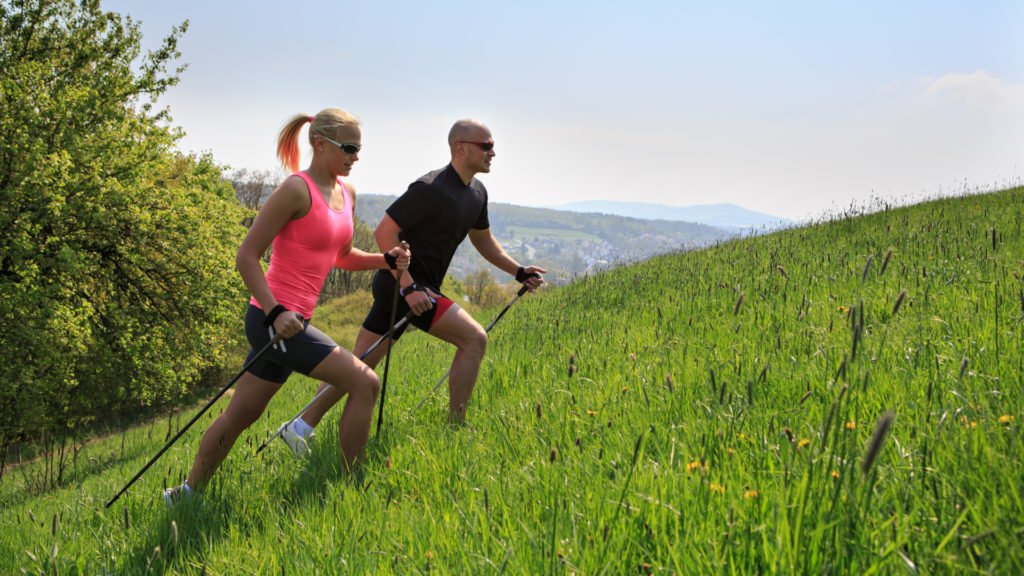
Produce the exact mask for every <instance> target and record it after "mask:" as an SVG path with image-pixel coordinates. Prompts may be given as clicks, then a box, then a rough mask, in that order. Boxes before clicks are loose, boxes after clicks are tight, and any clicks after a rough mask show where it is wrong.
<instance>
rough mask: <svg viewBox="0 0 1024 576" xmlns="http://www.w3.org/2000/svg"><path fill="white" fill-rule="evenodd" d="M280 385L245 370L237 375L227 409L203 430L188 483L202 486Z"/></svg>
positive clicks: (191, 485) (257, 416)
mask: <svg viewBox="0 0 1024 576" xmlns="http://www.w3.org/2000/svg"><path fill="white" fill-rule="evenodd" d="M280 389H281V385H280V384H278V383H276V382H271V381H270V380H264V379H263V378H260V377H258V376H255V375H254V374H252V373H251V372H246V373H245V374H243V375H242V377H241V378H239V379H238V384H236V385H235V393H234V395H233V396H231V402H229V403H228V407H227V410H225V411H224V413H223V414H221V415H220V416H218V417H217V419H216V420H214V421H213V423H212V424H210V427H209V428H207V429H206V432H205V433H204V434H203V439H202V441H200V443H199V453H197V454H196V459H195V462H194V463H193V464H192V470H191V472H189V474H188V485H189V486H190V487H192V488H202V487H203V486H205V485H206V483H207V482H208V481H209V479H210V477H211V476H213V473H214V472H216V471H217V468H218V467H219V466H220V464H221V462H223V461H224V458H225V457H226V456H227V455H228V452H230V451H231V447H232V446H233V445H234V444H235V440H236V439H238V436H239V434H241V433H242V431H243V430H245V429H246V428H248V427H249V426H250V425H252V423H253V422H255V421H256V419H257V418H259V417H260V414H263V410H264V409H265V408H266V407H267V403H268V402H270V399H271V398H273V397H274V394H276V393H277V391H278V390H280Z"/></svg>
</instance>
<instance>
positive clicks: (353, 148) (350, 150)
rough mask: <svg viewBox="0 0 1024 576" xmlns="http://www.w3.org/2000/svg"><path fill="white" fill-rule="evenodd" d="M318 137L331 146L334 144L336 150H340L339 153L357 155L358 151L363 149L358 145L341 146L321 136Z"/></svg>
mask: <svg viewBox="0 0 1024 576" xmlns="http://www.w3.org/2000/svg"><path fill="white" fill-rule="evenodd" d="M319 136H320V137H321V138H323V139H324V140H327V141H328V142H330V143H331V144H334V145H335V146H337V147H338V148H341V151H342V152H344V153H345V154H358V153H359V151H360V150H362V149H363V147H362V146H361V145H359V144H341V143H340V142H335V141H334V140H331V139H330V138H328V137H327V136H324V135H323V134H320V135H319Z"/></svg>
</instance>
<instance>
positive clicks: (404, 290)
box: [398, 282, 426, 298]
mask: <svg viewBox="0 0 1024 576" xmlns="http://www.w3.org/2000/svg"><path fill="white" fill-rule="evenodd" d="M425 291H426V290H424V289H423V287H422V286H420V285H419V284H417V283H415V282H413V283H412V284H409V285H408V286H406V287H405V288H399V289H398V293H399V294H401V295H402V298H405V297H406V296H408V295H409V294H412V293H413V292H425Z"/></svg>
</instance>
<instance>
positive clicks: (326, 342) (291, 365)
mask: <svg viewBox="0 0 1024 576" xmlns="http://www.w3.org/2000/svg"><path fill="white" fill-rule="evenodd" d="M266 318H267V315H266V314H264V313H263V310H260V309H259V308H257V307H256V306H253V305H252V304H250V305H249V310H248V311H246V313H245V337H246V338H247V339H248V340H249V346H251V347H252V348H250V349H249V355H248V356H246V358H245V362H246V364H248V363H249V361H250V360H252V358H253V357H254V356H256V351H257V350H262V349H263V347H264V346H266V345H267V343H268V342H270V332H269V330H268V329H267V327H266V326H264V325H263V321H264V320H266ZM303 324H304V325H305V326H306V328H305V330H303V331H302V332H299V333H298V334H296V335H295V336H292V337H291V338H287V339H285V340H284V348H285V350H284V351H282V350H281V347H280V346H277V347H271V348H270V349H268V350H267V351H266V352H264V353H263V356H261V357H260V359H259V360H258V361H256V362H255V363H254V364H253V365H252V366H250V367H249V370H248V371H249V372H250V373H251V374H253V375H254V376H258V377H260V378H263V379H264V380H270V381H271V382H276V383H278V384H284V381H285V380H287V379H288V377H289V376H291V373H292V372H298V373H299V374H304V375H306V376H309V373H310V372H312V371H313V369H314V368H316V367H317V365H318V364H320V363H321V362H323V360H324V358H327V355H328V354H330V353H331V352H333V351H334V349H335V348H337V347H338V345H337V344H335V343H334V340H331V337H330V336H328V335H327V334H324V333H323V332H321V331H319V330H317V329H316V328H314V327H313V326H310V325H309V320H306V321H305V322H303Z"/></svg>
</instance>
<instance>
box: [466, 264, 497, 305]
mask: <svg viewBox="0 0 1024 576" xmlns="http://www.w3.org/2000/svg"><path fill="white" fill-rule="evenodd" d="M462 284H463V286H465V287H466V295H467V296H469V299H470V300H472V301H473V303H474V304H476V305H478V306H483V302H482V300H483V296H484V291H485V290H486V288H487V286H489V285H491V284H494V277H493V276H491V271H490V270H487V269H486V268H480V269H479V270H476V271H474V272H470V273H469V274H466V279H465V280H463V282H462Z"/></svg>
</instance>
